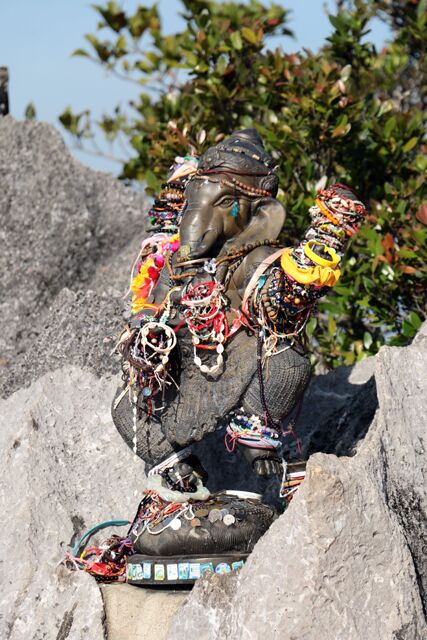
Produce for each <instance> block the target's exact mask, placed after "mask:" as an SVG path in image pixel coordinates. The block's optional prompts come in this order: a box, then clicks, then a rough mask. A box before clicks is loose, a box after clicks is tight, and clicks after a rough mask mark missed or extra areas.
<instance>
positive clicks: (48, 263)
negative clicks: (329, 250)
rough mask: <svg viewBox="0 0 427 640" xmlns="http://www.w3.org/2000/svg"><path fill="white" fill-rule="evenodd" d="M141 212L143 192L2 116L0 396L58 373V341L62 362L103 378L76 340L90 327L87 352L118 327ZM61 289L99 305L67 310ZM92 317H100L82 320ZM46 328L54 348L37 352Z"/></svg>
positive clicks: (40, 127)
mask: <svg viewBox="0 0 427 640" xmlns="http://www.w3.org/2000/svg"><path fill="white" fill-rule="evenodd" d="M146 208H147V203H146V199H145V197H144V196H143V195H142V194H140V193H137V192H136V191H134V190H133V189H131V188H130V187H127V186H125V185H123V184H121V183H120V182H119V181H118V180H117V179H115V178H113V177H111V176H108V175H107V174H103V173H101V172H97V171H93V170H91V169H88V168H87V167H84V166H82V165H81V164H80V163H79V162H77V161H76V160H74V159H73V157H72V156H71V154H70V153H69V151H68V150H67V148H66V146H65V144H64V142H63V140H62V138H61V137H60V136H59V134H58V133H57V131H56V130H55V129H54V128H53V127H51V126H50V125H47V124H45V123H43V122H17V121H15V120H13V119H12V118H11V117H9V116H7V117H4V118H1V119H0V220H1V226H0V241H1V245H2V251H1V253H0V292H1V293H0V314H1V318H2V321H1V324H2V331H1V335H0V367H1V368H2V369H3V375H2V381H1V385H0V391H1V392H2V393H3V395H7V394H8V393H10V392H11V391H13V390H15V389H18V388H20V387H21V386H23V385H25V384H29V383H30V382H31V381H32V380H33V379H35V378H34V374H39V373H40V372H41V371H42V372H43V373H45V372H46V371H49V370H50V369H51V368H52V366H53V365H56V366H60V364H61V358H56V356H57V350H58V348H59V350H61V341H62V342H63V343H64V341H65V342H66V343H67V347H68V362H72V363H75V364H79V363H80V362H82V361H84V362H85V364H86V365H87V366H89V367H92V368H93V370H98V371H99V372H100V373H102V372H103V371H106V370H108V368H109V367H111V364H108V365H107V368H105V367H104V366H103V362H106V361H107V359H105V358H98V360H97V361H96V362H92V361H91V360H90V358H86V357H85V353H84V352H85V350H86V347H87V345H86V344H85V341H84V340H82V339H79V336H81V334H83V335H84V334H85V323H86V327H87V328H88V329H89V331H86V334H88V333H90V334H91V339H92V344H91V346H93V344H94V342H95V341H98V342H99V343H100V342H102V338H103V336H104V335H105V329H107V330H109V329H110V328H111V326H112V325H113V324H115V326H116V330H117V328H118V327H120V324H121V317H120V313H119V308H120V302H122V301H121V298H122V296H123V294H124V290H123V287H124V285H125V283H126V276H125V271H124V269H126V271H127V269H128V268H129V264H130V263H131V262H132V258H131V256H133V255H134V251H136V248H137V245H138V242H139V241H140V239H141V237H143V236H144V234H145V230H144V217H143V215H142V214H143V212H144V211H145V210H146ZM125 263H126V266H125ZM92 281H93V284H91V282H92ZM64 288H67V289H69V290H71V291H72V292H73V293H74V294H75V296H77V299H78V297H79V293H80V292H81V291H82V290H84V291H86V290H87V289H91V288H92V289H96V292H97V293H98V296H103V297H104V299H103V300H102V301H101V303H100V301H99V298H96V299H95V300H88V299H86V306H85V307H83V306H82V305H75V304H74V306H72V308H69V307H67V304H66V302H67V300H66V299H64V297H62V298H60V299H59V300H58V299H57V298H58V295H59V294H60V292H61V291H62V290H63V289H64ZM69 295H71V294H69ZM71 297H72V296H71ZM50 307H53V315H50V314H49V308H50ZM88 310H89V315H91V316H92V318H94V317H95V316H96V320H93V319H92V320H89V321H87V320H86V314H87V312H88ZM64 325H65V326H66V329H67V331H68V335H66V336H64ZM46 326H48V328H49V332H50V335H49V340H50V344H47V342H46V340H45V341H44V344H43V345H42V347H43V348H40V349H38V346H39V345H40V342H41V341H42V340H43V334H44V333H45V331H46ZM70 334H74V335H73V339H72V340H70ZM34 358H37V366H36V367H35V368H34V370H33V369H32V366H31V365H32V363H33V362H34Z"/></svg>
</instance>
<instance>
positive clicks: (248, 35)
mask: <svg viewBox="0 0 427 640" xmlns="http://www.w3.org/2000/svg"><path fill="white" fill-rule="evenodd" d="M242 35H243V37H244V39H245V40H247V41H248V42H250V43H251V44H258V37H257V35H256V33H255V32H254V31H252V29H249V27H243V29H242Z"/></svg>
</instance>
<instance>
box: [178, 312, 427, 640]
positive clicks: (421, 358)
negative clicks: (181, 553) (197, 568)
mask: <svg viewBox="0 0 427 640" xmlns="http://www.w3.org/2000/svg"><path fill="white" fill-rule="evenodd" d="M426 362H427V324H425V325H424V326H423V327H422V329H421V331H420V333H419V334H418V336H417V337H416V339H415V340H414V342H413V344H412V345H411V346H409V347H406V348H401V349H397V348H383V349H381V351H380V353H379V354H378V356H377V357H376V358H375V360H374V364H375V366H374V375H375V382H376V387H377V393H378V402H379V408H378V411H377V413H376V415H375V418H374V420H373V422H372V424H371V426H370V428H369V431H368V433H367V435H366V436H365V438H364V440H362V441H361V442H360V443H359V445H358V447H357V452H356V455H354V456H353V457H351V458H349V457H346V456H342V457H337V456H335V455H326V454H323V453H317V454H315V455H313V456H312V457H311V459H310V462H309V464H308V477H307V479H306V481H305V482H304V484H303V485H302V487H301V488H300V490H299V492H298V494H297V496H296V497H295V499H294V500H293V501H292V503H291V505H290V507H289V509H288V510H287V511H286V512H285V514H283V515H282V516H281V517H280V518H279V519H278V520H277V521H276V522H275V523H274V524H273V526H272V527H271V528H270V530H269V531H268V532H267V534H266V535H265V536H264V537H263V538H262V539H261V540H260V542H259V543H258V544H257V545H256V547H255V550H254V552H253V553H252V555H251V557H250V559H249V561H248V563H247V565H246V566H245V568H244V569H243V570H242V571H241V572H240V574H239V575H238V576H235V577H231V578H228V577H218V576H212V577H207V578H204V579H203V580H201V581H200V582H199V583H198V584H197V586H196V587H195V588H194V590H193V592H192V594H191V596H190V597H189V598H188V600H187V602H186V604H185V605H184V606H183V607H182V609H181V610H180V612H179V613H178V615H177V617H176V619H175V620H174V624H173V625H172V628H171V632H170V635H169V638H170V640H181V639H184V638H187V637H189V636H191V633H194V630H195V629H197V633H198V637H199V638H200V640H211V639H212V640H213V639H215V640H222V639H224V640H225V639H233V640H249V639H251V640H255V639H257V638H260V637H268V638H270V639H271V640H275V639H279V638H280V640H315V639H316V640H319V639H321V640H353V639H354V640H362V639H363V640H364V639H370V638H378V639H379V640H422V639H423V638H425V637H427V626H426V623H425V610H426V604H427V603H426V601H425V593H426V577H427V567H426V554H425V550H426V537H425V536H426V516H427V495H426V489H427V484H426V475H427V464H426V456H425V442H424V440H425V414H426V409H427V406H426V397H427V389H426V378H425V370H426ZM353 371H355V377H356V379H357V376H358V372H357V367H355V369H354V370H353ZM365 373H366V372H364V374H363V375H365ZM327 377H329V376H327ZM330 377H333V374H332V375H331V374H330ZM350 379H351V376H350V377H349V380H350ZM316 386H317V385H316ZM320 386H322V382H320ZM366 386H367V385H366V384H365V385H364V387H365V391H366ZM337 390H338V389H337ZM318 391H319V390H318V389H317V392H318ZM313 393H316V391H313ZM368 394H369V389H368ZM338 396H339V392H338ZM329 399H330V400H332V397H331V394H330V398H329ZM359 400H360V401H361V398H360V399H359ZM362 404H363V403H360V406H362ZM320 409H322V407H320ZM329 414H330V417H331V412H329ZM325 418H326V416H325ZM423 600H424V602H423ZM423 606H424V611H423Z"/></svg>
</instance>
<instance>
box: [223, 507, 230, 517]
mask: <svg viewBox="0 0 427 640" xmlns="http://www.w3.org/2000/svg"><path fill="white" fill-rule="evenodd" d="M221 513H222V517H224V516H226V515H227V514H228V513H230V512H229V510H228V509H221Z"/></svg>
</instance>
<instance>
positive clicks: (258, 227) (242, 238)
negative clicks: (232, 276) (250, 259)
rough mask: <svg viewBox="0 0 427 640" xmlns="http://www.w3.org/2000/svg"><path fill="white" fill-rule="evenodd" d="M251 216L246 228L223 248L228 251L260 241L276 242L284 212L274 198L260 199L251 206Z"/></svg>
mask: <svg viewBox="0 0 427 640" xmlns="http://www.w3.org/2000/svg"><path fill="white" fill-rule="evenodd" d="M252 207H253V209H252V212H251V213H252V215H251V219H250V220H249V222H248V224H247V225H246V227H245V228H244V229H243V230H242V231H241V233H239V234H238V235H236V236H234V237H233V238H232V239H230V240H229V241H228V242H226V245H228V246H224V247H223V250H222V251H221V254H223V253H224V249H226V250H228V249H229V248H230V247H231V246H236V247H241V246H242V245H245V244H248V243H251V242H257V241H260V240H276V238H277V237H278V236H279V233H280V232H281V230H282V227H283V225H284V223H285V217H286V211H285V208H284V206H283V205H282V204H281V203H280V202H279V201H278V200H276V198H262V199H260V200H257V201H256V202H254V203H253V205H252Z"/></svg>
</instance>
